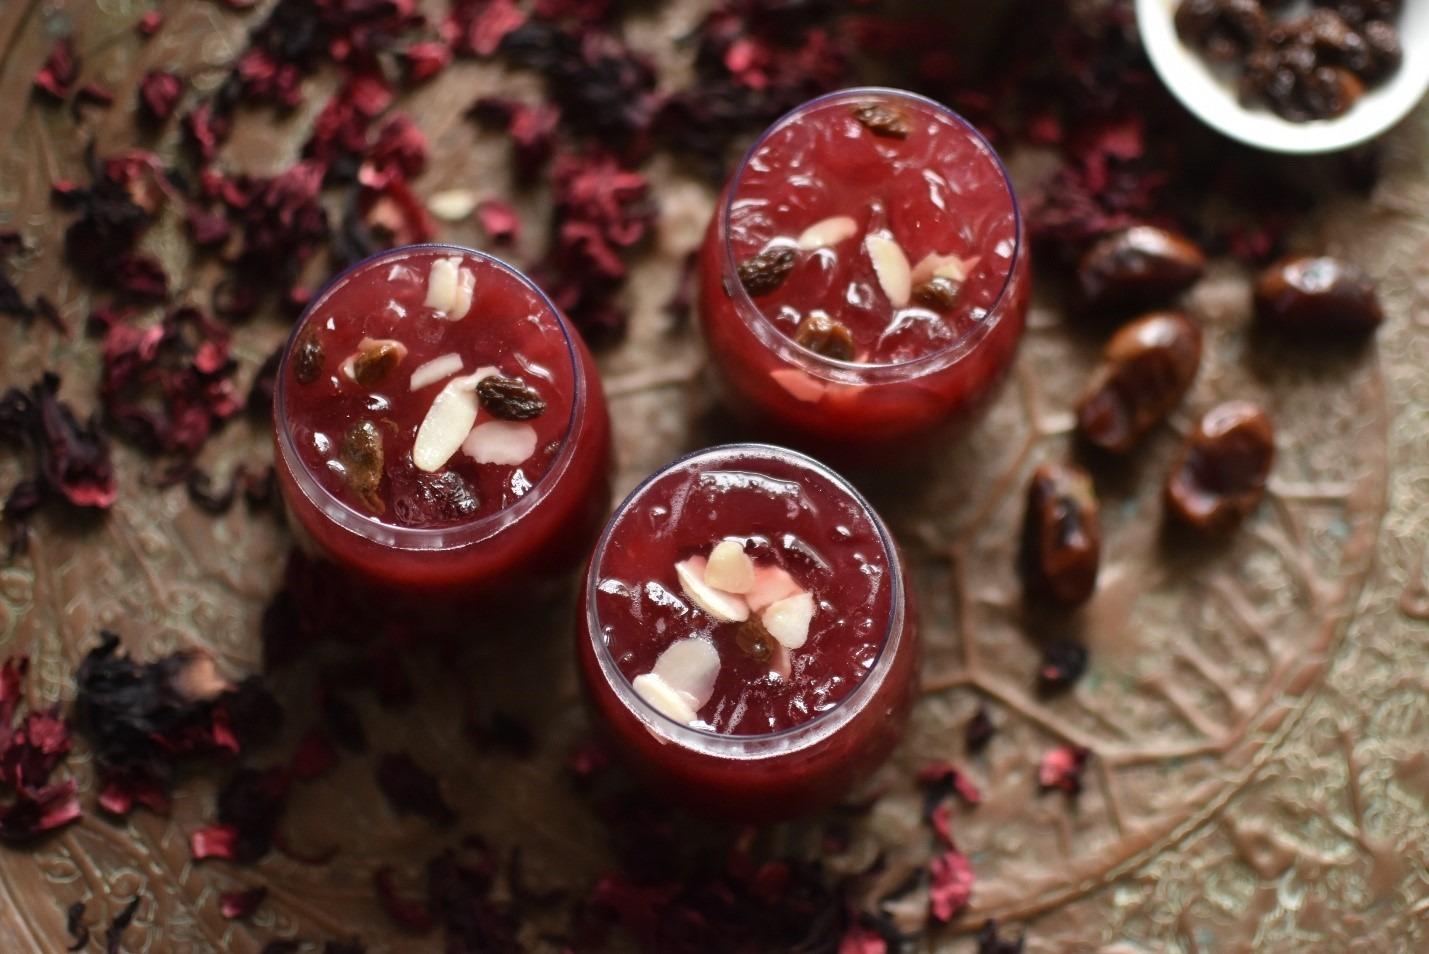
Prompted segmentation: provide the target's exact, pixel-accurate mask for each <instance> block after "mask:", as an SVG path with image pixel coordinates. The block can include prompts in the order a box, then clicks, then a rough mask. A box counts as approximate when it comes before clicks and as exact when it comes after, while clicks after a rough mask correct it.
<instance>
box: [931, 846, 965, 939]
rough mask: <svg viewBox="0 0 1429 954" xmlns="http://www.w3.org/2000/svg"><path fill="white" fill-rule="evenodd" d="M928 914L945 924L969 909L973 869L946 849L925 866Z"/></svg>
mask: <svg viewBox="0 0 1429 954" xmlns="http://www.w3.org/2000/svg"><path fill="white" fill-rule="evenodd" d="M928 876H929V878H930V879H931V881H930V884H929V886H928V913H929V914H930V915H931V916H932V918H933V920H935V921H937V922H939V923H940V924H946V923H948V922H949V921H951V920H952V919H953V918H954V917H956V916H957V915H958V913H959V912H961V911H962V910H963V908H966V907H967V906H968V901H970V900H971V899H972V893H973V880H974V878H973V869H972V865H971V864H970V863H969V862H968V859H967V856H966V855H964V854H963V853H962V852H960V851H958V850H957V849H956V848H949V849H948V850H947V851H945V852H943V853H942V854H940V855H938V856H937V857H936V858H934V859H933V860H932V862H931V863H930V864H929V865H928Z"/></svg>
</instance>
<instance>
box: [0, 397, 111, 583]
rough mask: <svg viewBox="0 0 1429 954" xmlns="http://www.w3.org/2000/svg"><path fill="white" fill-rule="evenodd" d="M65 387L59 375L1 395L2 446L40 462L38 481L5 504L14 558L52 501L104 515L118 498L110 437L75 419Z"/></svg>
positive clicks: (24, 483)
mask: <svg viewBox="0 0 1429 954" xmlns="http://www.w3.org/2000/svg"><path fill="white" fill-rule="evenodd" d="M59 385H60V382H59V378H58V377H57V376H56V375H54V374H51V373H46V374H44V375H43V376H41V378H40V380H39V381H38V382H36V383H35V384H33V385H31V386H30V388H29V389H28V390H26V391H22V390H20V389H19V388H11V389H10V390H9V391H6V392H5V393H4V394H3V395H0V445H9V446H11V447H15V448H17V449H22V450H28V451H29V452H30V453H31V454H32V455H33V458H34V470H33V472H32V476H30V477H27V478H25V479H23V480H21V481H20V482H19V483H18V484H16V485H15V486H14V487H13V488H12V489H11V491H10V495H9V497H8V498H7V499H6V501H5V506H4V516H5V520H6V522H7V523H8V524H9V525H10V545H9V550H10V554H11V555H12V556H13V555H14V554H15V553H17V552H19V551H20V550H21V549H23V548H24V543H25V539H26V536H25V534H26V530H25V527H26V521H27V520H28V518H29V517H30V516H32V515H33V514H34V513H35V512H36V511H37V510H38V509H39V508H40V507H41V506H42V505H43V504H44V502H45V500H46V499H50V498H56V499H60V500H63V501H65V502H66V503H68V504H69V505H70V506H74V507H81V508H89V509H99V510H103V509H106V508H108V507H109V506H110V505H111V504H113V503H114V499H115V497H116V496H117V494H118V490H117V487H116V484H115V480H114V465H113V462H112V461H111V460H110V455H109V438H108V437H107V436H106V435H105V434H104V432H103V431H102V430H101V429H100V427H99V424H98V423H97V422H96V421H95V420H93V419H91V420H90V421H89V422H88V423H86V424H80V423H79V421H78V420H76V419H75V416H74V412H73V411H71V410H70V408H69V406H68V405H66V404H65V403H63V402H62V401H60V400H59Z"/></svg>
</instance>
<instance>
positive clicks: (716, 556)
mask: <svg viewBox="0 0 1429 954" xmlns="http://www.w3.org/2000/svg"><path fill="white" fill-rule="evenodd" d="M579 652H580V658H581V665H582V670H583V673H584V676H585V680H586V684H587V687H588V690H589V693H590V696H591V698H592V700H593V702H594V705H595V708H596V711H597V713H598V715H599V719H600V721H601V722H602V723H603V724H604V725H605V727H606V728H607V729H608V730H609V731H610V733H611V735H612V736H613V738H614V741H615V743H616V744H617V746H618V748H619V749H620V751H621V752H622V753H623V754H624V755H625V756H626V758H627V760H628V761H629V762H630V763H631V764H632V765H633V767H634V768H635V769H636V770H637V771H638V772H639V773H640V774H642V775H643V776H645V777H646V778H647V779H649V780H650V781H652V782H653V783H655V784H656V785H657V787H659V788H660V789H661V790H663V791H664V792H665V793H666V794H668V795H669V796H670V797H671V798H673V799H674V800H675V801H676V802H677V803H678V804H680V805H683V806H688V807H692V808H696V809H699V810H703V811H708V812H714V813H718V814H721V815H725V816H730V817H735V818H741V819H748V820H774V819H778V818H785V817H790V816H793V815H798V814H802V813H805V812H808V811H811V810H813V809H816V808H818V807H821V806H825V805H827V804H829V803H830V802H832V801H833V800H834V799H836V798H837V797H838V796H839V795H840V794H841V793H842V792H843V791H844V790H845V789H846V788H847V787H848V786H849V785H850V784H851V783H852V782H854V781H855V780H856V779H858V778H859V777H861V776H863V775H865V774H867V773H868V772H869V771H871V770H872V769H873V768H874V767H875V766H877V765H878V764H879V763H880V762H881V761H882V760H883V759H884V758H885V757H886V756H887V755H888V753H889V752H890V751H891V750H892V748H893V746H894V744H895V743H896V742H897V741H898V738H899V736H900V735H901V732H902V728H903V724H904V721H905V719H906V716H907V713H908V709H909V706H910V704H911V701H912V690H913V685H914V681H915V674H916V670H917V665H916V663H917V642H916V630H915V626H914V612H913V607H912V604H911V599H910V595H909V593H908V591H907V589H906V584H905V578H904V573H903V568H902V565H901V563H900V560H899V556H898V551H897V549H896V547H895V546H894V543H893V541H892V538H891V537H890V536H889V534H888V531H887V529H886V528H885V527H884V526H883V523H882V521H881V520H879V518H878V516H877V515H876V514H875V513H874V512H873V511H872V510H871V509H870V508H869V506H868V504H867V503H866V502H865V501H864V500H863V498H862V497H860V496H859V495H858V493H857V492H856V491H854V490H853V489H852V488H851V487H850V486H849V485H848V483H846V482H845V481H844V480H843V479H842V478H840V477H838V476H837V475H836V474H834V473H833V472H831V471H829V470H828V469H827V468H825V467H824V466H823V465H821V464H819V463H817V462H816V461H814V460H812V459H810V458H808V457H805V456H803V455H801V454H796V453H794V452H792V451H788V450H784V449H782V448H778V447H772V446H767V445H760V444H743V445H729V446H725V447H717V448H713V449H710V450H704V451H699V452H697V453H695V454H692V455H690V456H688V457H685V458H683V459H681V460H679V461H676V462H675V463H673V464H671V465H670V466H669V467H667V468H665V469H664V470H662V471H660V472H659V473H657V474H655V475H654V476H652V477H651V478H649V479H648V480H647V481H646V482H645V483H644V484H643V485H641V486H640V487H639V488H638V489H637V490H636V491H635V492H634V493H632V494H631V495H630V497H628V498H627V499H626V501H625V503H624V504H622V505H621V507H620V508H619V509H618V510H617V512H616V514H615V516H614V517H612V518H611V520H610V522H609V523H608V524H607V525H606V530H605V533H604V535H603V536H602V538H601V541H600V543H599V544H598V545H597V548H596V551H595V554H594V556H593V557H592V559H591V565H590V567H589V568H588V570H587V577H586V593H585V607H584V611H583V613H582V614H581V621H580V626H579Z"/></svg>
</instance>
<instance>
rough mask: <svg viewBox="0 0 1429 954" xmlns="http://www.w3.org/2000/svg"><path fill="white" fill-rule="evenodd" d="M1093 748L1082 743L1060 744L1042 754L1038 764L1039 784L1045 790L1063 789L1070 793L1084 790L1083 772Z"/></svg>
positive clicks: (1079, 792)
mask: <svg viewBox="0 0 1429 954" xmlns="http://www.w3.org/2000/svg"><path fill="white" fill-rule="evenodd" d="M1091 754H1092V753H1091V750H1090V749H1087V748H1083V747H1082V746H1080V745H1059V746H1058V747H1057V748H1055V749H1051V750H1050V751H1048V752H1047V754H1045V755H1043V756H1042V761H1041V762H1040V763H1039V764H1038V766H1037V784H1038V786H1040V787H1041V788H1042V789H1043V790H1044V791H1046V790H1048V789H1053V788H1057V789H1061V790H1062V791H1064V792H1066V793H1067V794H1068V795H1079V794H1081V791H1082V772H1083V771H1084V770H1085V769H1086V767H1087V760H1088V759H1089V758H1091Z"/></svg>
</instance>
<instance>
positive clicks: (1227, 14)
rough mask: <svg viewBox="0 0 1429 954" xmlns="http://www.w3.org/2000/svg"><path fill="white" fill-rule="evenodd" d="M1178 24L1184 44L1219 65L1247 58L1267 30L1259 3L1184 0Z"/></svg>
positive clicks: (1180, 8)
mask: <svg viewBox="0 0 1429 954" xmlns="http://www.w3.org/2000/svg"><path fill="white" fill-rule="evenodd" d="M1174 23H1175V26H1176V35H1177V36H1178V37H1180V38H1181V41H1182V42H1183V43H1185V44H1186V45H1187V46H1190V47H1194V48H1195V49H1198V50H1200V51H1201V52H1202V53H1204V54H1205V56H1206V58H1207V59H1210V60H1215V61H1217V62H1228V61H1230V60H1235V59H1239V58H1240V57H1242V56H1245V55H1246V54H1247V53H1249V52H1250V51H1251V50H1252V49H1254V48H1255V47H1256V45H1257V44H1259V43H1260V41H1261V39H1262V37H1263V36H1264V35H1265V32H1266V29H1267V22H1266V18H1265V11H1264V10H1262V9H1261V6H1260V4H1259V3H1258V2H1257V0H1182V3H1181V5H1180V6H1178V7H1177V8H1176V15H1175V18H1174Z"/></svg>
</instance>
